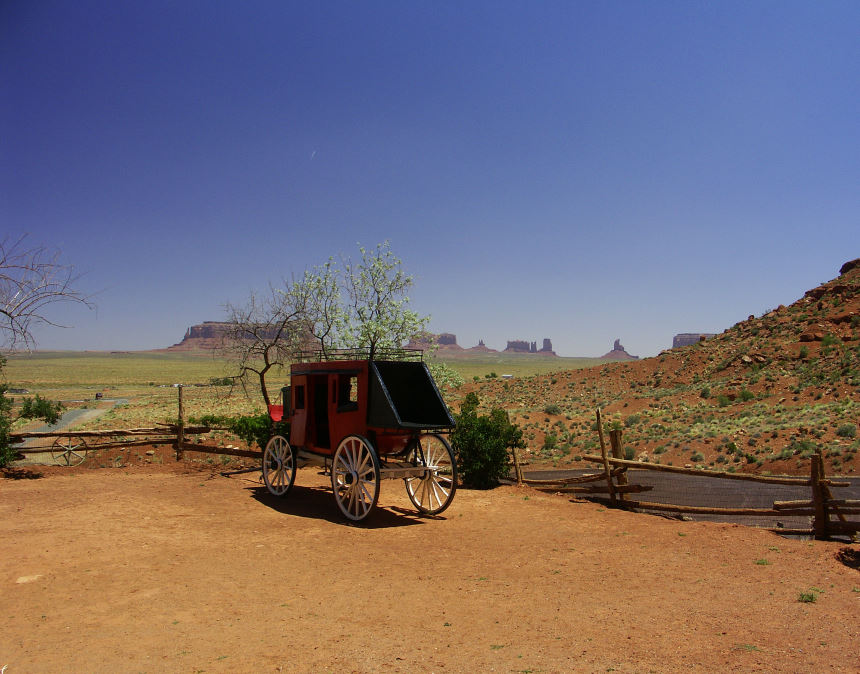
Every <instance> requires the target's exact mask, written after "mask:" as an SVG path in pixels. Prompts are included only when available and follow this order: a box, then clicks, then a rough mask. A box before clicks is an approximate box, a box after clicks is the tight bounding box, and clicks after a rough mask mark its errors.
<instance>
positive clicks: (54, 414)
mask: <svg viewBox="0 0 860 674" xmlns="http://www.w3.org/2000/svg"><path fill="white" fill-rule="evenodd" d="M62 411H63V404H62V403H60V402H51V401H50V400H46V399H45V398H42V397H41V396H40V395H39V394H38V393H37V394H36V397H35V398H24V400H23V402H22V404H21V412H20V413H19V414H18V416H19V417H21V418H22V419H44V420H45V422H47V423H49V424H55V423H57V421H59V419H60V413H61V412H62Z"/></svg>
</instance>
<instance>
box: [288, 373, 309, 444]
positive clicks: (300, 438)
mask: <svg viewBox="0 0 860 674" xmlns="http://www.w3.org/2000/svg"><path fill="white" fill-rule="evenodd" d="M290 383H291V384H292V386H291V389H292V390H291V391H290V396H291V403H292V404H291V405H290V409H292V412H293V413H292V415H291V417H290V421H291V423H290V444H292V445H293V446H294V447H304V445H305V437H306V433H305V431H306V429H307V425H308V410H307V389H308V378H307V377H306V376H305V375H294V376H293V377H291V380H290Z"/></svg>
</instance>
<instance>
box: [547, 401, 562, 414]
mask: <svg viewBox="0 0 860 674" xmlns="http://www.w3.org/2000/svg"><path fill="white" fill-rule="evenodd" d="M543 411H544V412H545V413H546V414H561V407H559V406H558V405H556V404H555V403H553V404H551V405H547V406H546V407H544V408H543Z"/></svg>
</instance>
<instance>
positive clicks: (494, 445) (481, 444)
mask: <svg viewBox="0 0 860 674" xmlns="http://www.w3.org/2000/svg"><path fill="white" fill-rule="evenodd" d="M478 405H479V400H478V396H477V394H475V393H469V394H467V395H466V399H465V400H464V401H463V404H462V405H461V406H460V414H458V415H456V416H455V421H456V422H457V426H456V428H455V429H454V431H453V433H451V445H452V446H453V448H454V451H455V452H456V453H457V464H458V468H459V471H460V475H462V476H463V483H464V484H465V485H466V486H468V487H475V488H477V489H489V488H490V487H495V486H496V485H497V484H498V483H499V479H500V478H502V477H504V476H505V475H507V473H508V448H514V447H516V448H522V447H525V443H524V442H523V432H522V430H521V429H520V428H519V426H517V425H516V424H512V423H511V421H510V418H509V417H508V413H507V412H505V411H504V410H502V409H499V408H493V409H492V410H490V414H489V415H481V414H478Z"/></svg>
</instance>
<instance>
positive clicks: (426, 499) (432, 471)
mask: <svg viewBox="0 0 860 674" xmlns="http://www.w3.org/2000/svg"><path fill="white" fill-rule="evenodd" d="M408 460H409V461H411V462H412V463H414V464H415V465H416V466H423V467H424V474H423V475H421V476H420V477H407V478H405V479H404V482H406V493H407V494H409V500H410V501H412V505H414V506H415V507H416V508H417V509H418V511H419V512H422V513H424V514H425V515H438V514H439V513H441V512H442V511H443V510H445V508H447V507H448V506H449V505H451V501H452V500H453V499H454V492H456V491H457V461H456V459H455V458H454V450H452V449H451V445H449V444H448V441H447V440H446V439H445V438H443V437H442V436H441V435H437V434H435V433H424V434H423V435H420V436H419V437H418V439H417V440H416V441H415V443H414V445H413V446H412V449H410V450H409V456H408Z"/></svg>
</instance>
